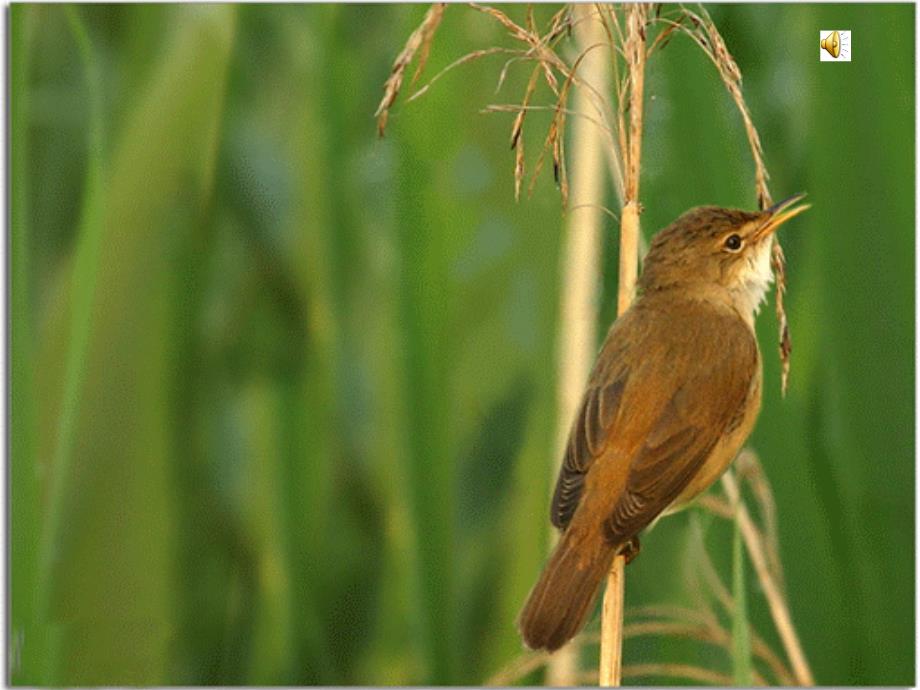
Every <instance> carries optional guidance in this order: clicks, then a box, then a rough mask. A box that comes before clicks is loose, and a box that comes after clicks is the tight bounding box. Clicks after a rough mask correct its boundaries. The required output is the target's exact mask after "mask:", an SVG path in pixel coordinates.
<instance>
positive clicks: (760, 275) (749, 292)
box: [734, 237, 773, 320]
mask: <svg viewBox="0 0 920 690" xmlns="http://www.w3.org/2000/svg"><path fill="white" fill-rule="evenodd" d="M772 249H773V238H772V237H769V238H767V239H766V240H764V241H763V242H761V243H760V245H759V246H758V247H756V248H755V251H753V252H751V253H750V254H748V256H747V257H746V258H747V260H746V262H745V264H744V265H742V267H741V274H740V275H739V276H738V277H739V280H738V283H737V286H738V287H737V288H736V289H735V290H734V292H735V299H736V300H737V305H738V307H739V309H740V310H741V311H742V313H743V314H744V315H745V316H747V315H748V314H750V318H751V320H753V318H754V316H756V315H757V313H758V312H759V311H760V307H761V305H763V303H764V301H765V300H766V297H767V290H768V289H769V288H770V284H771V283H772V282H773V266H772V265H771V263H770V258H771V250H772Z"/></svg>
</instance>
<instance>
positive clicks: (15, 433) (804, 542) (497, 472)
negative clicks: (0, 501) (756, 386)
mask: <svg viewBox="0 0 920 690" xmlns="http://www.w3.org/2000/svg"><path fill="white" fill-rule="evenodd" d="M506 9H507V11H508V12H509V13H510V15H511V16H512V17H513V18H515V19H516V20H518V21H523V18H524V14H525V8H524V7H520V6H519V7H513V8H510V7H509V8H506ZM554 10H555V8H554V7H539V8H538V9H537V17H538V20H540V21H541V22H542V21H545V19H546V18H547V17H548V16H549V14H550V13H551V12H552V11H554ZM710 11H711V13H712V15H713V18H714V20H715V21H716V23H717V25H718V26H719V27H720V28H721V30H722V32H723V34H724V36H725V38H726V41H727V43H728V46H729V48H730V49H731V50H732V51H733V53H734V55H735V57H736V59H737V62H738V64H739V66H740V68H741V70H742V72H743V74H744V88H745V95H746V98H747V100H748V103H749V105H750V107H751V110H752V113H753V117H754V120H755V122H756V123H757V125H758V127H759V129H760V133H761V136H762V138H763V142H764V146H765V151H766V161H767V165H768V167H769V169H770V171H771V172H772V175H773V178H772V183H771V188H772V190H773V193H774V196H776V197H777V198H782V197H783V196H784V195H787V194H790V193H792V192H797V191H800V190H806V191H807V192H808V193H809V196H810V201H811V202H812V204H813V205H814V208H813V209H812V210H811V211H810V212H809V213H807V214H806V215H805V216H803V217H802V218H801V219H800V220H796V221H795V223H793V224H791V225H790V227H789V228H788V229H786V230H784V231H783V242H784V245H785V248H786V254H787V257H788V261H789V269H788V270H789V279H788V284H789V291H788V312H789V318H790V323H791V328H792V336H793V344H794V352H793V362H792V377H791V380H790V389H789V393H788V396H787V397H786V399H785V400H782V399H781V398H780V395H779V375H778V370H779V366H778V358H777V355H776V344H775V343H776V325H775V319H774V317H773V315H772V305H771V306H770V307H768V308H766V309H765V310H764V313H763V315H762V316H761V318H760V320H759V326H758V327H759V330H760V335H761V345H762V349H763V351H764V354H765V357H764V359H765V381H766V385H765V394H764V411H763V413H762V415H761V417H760V421H759V424H758V426H757V429H756V431H755V433H754V435H753V437H752V439H751V445H752V447H753V448H755V449H756V450H757V451H758V453H759V455H760V457H761V459H762V462H763V465H764V468H765V470H766V473H767V476H768V477H769V480H770V482H771V483H772V486H773V489H774V491H775V494H776V500H777V503H778V506H779V534H780V549H781V555H782V558H783V562H784V565H785V574H786V591H787V595H788V599H789V602H790V606H791V610H792V615H793V618H794V620H795V622H796V625H797V628H798V631H799V635H800V637H801V640H802V643H803V646H804V649H805V652H806V654H807V655H808V657H809V661H810V662H811V665H812V667H813V670H814V673H815V676H816V679H817V680H818V682H820V683H824V684H877V685H895V684H902V685H904V684H912V683H913V680H914V623H915V622H914V605H913V602H914V464H913V459H914V396H913V391H914V338H913V333H914V330H913V323H914V265H913V259H914V178H913V174H914V155H915V150H914V108H915V100H914V50H915V44H914V8H913V6H911V5H889V6H880V5H873V6H871V7H870V6H868V5H846V6H842V5H841V6H834V5H821V6H817V5H796V6H792V5H735V6H712V7H710ZM424 12H425V7H423V6H408V5H388V6H373V7H366V6H356V5H352V6H325V5H312V6H296V5H287V6H269V5H260V6H233V7H230V6H219V5H207V6H195V5H189V6H171V5H157V6H151V5H130V6H128V5H124V6H106V5H96V6H66V5H43V6H38V5H22V4H15V5H13V7H12V12H11V41H12V44H11V73H10V74H11V100H10V105H11V165H12V167H11V180H12V188H11V203H12V209H11V210H12V223H11V278H12V293H11V302H10V307H11V321H12V342H11V348H12V350H11V352H12V380H11V387H12V425H11V451H12V461H11V462H12V464H11V474H10V481H11V526H12V527H11V534H10V537H11V549H12V557H11V587H12V596H11V628H10V638H9V639H10V644H11V649H10V657H9V658H10V664H11V673H12V676H11V680H12V682H14V683H17V684H21V683H26V684H44V683H52V684H76V685H83V684H98V683H102V684H109V685H112V684H126V683H141V684H198V683H211V684H213V683H219V684H245V683H258V684H278V683H282V684H307V683H323V684H357V683H371V684H394V683H403V684H406V683H425V684H435V683H437V684H440V683H467V684H475V683H479V682H482V681H484V680H485V679H486V678H488V677H489V676H490V675H491V674H492V673H494V672H495V671H496V670H498V669H499V668H500V667H502V666H503V665H504V664H505V663H507V662H508V661H509V660H511V659H512V658H514V657H515V656H516V655H517V654H519V653H520V651H521V647H520V641H519V638H518V636H517V633H516V630H515V626H514V620H515V617H516V615H517V613H518V610H519V607H520V606H521V604H522V602H523V600H524V597H525V595H526V594H527V592H528V590H529V588H530V586H531V585H532V583H533V581H534V580H535V578H536V575H537V572H538V570H539V568H540V566H541V564H542V561H543V558H544V554H545V553H546V548H547V546H546V545H547V539H548V536H549V523H548V519H547V513H548V498H549V491H550V487H551V483H552V481H553V480H554V476H553V475H554V470H553V467H554V465H555V463H556V461H557V458H556V457H555V450H554V449H555V426H556V422H555V392H554V391H555V381H554V372H555V359H554V356H555V348H556V329H557V319H558V313H557V311H558V309H557V303H558V293H559V271H558V267H559V264H560V257H559V251H560V247H561V243H562V241H563V227H564V225H563V216H562V209H561V206H560V200H559V195H558V193H557V191H556V189H555V188H554V185H553V182H552V176H551V174H549V173H544V175H543V176H542V178H541V179H540V181H539V183H538V185H537V187H536V190H535V193H534V195H533V197H532V198H531V199H529V200H522V201H521V202H520V203H517V204H516V203H515V202H514V200H513V180H512V174H511V171H512V165H513V156H512V154H511V153H510V152H509V150H508V135H509V131H510V126H511V118H512V116H511V115H508V114H491V115H485V114H480V112H479V111H480V109H481V108H483V107H484V106H485V105H487V104H489V103H496V102H498V103H514V102H516V101H518V100H519V99H520V97H521V94H522V93H523V91H524V87H525V84H526V80H527V78H528V76H529V72H530V70H529V68H528V67H527V66H526V65H523V64H517V65H512V67H511V68H510V70H509V73H508V78H507V80H506V82H505V83H504V85H503V86H502V89H501V91H500V92H499V93H498V94H496V93H495V87H496V82H497V80H498V76H499V72H500V71H501V68H502V65H503V60H504V59H503V58H502V57H501V56H497V57H491V58H485V59H483V60H481V61H478V62H474V63H471V64H468V65H464V66H461V67H460V68H459V69H457V70H456V71H454V72H451V73H449V74H448V75H447V76H445V77H444V78H443V79H442V80H440V81H439V82H438V83H436V84H435V86H434V87H433V88H432V89H431V90H430V91H429V93H428V94H427V95H425V96H424V97H423V98H422V99H420V100H418V101H415V102H413V103H410V104H405V102H404V101H405V99H404V96H403V97H402V98H401V99H400V101H398V102H397V105H396V107H395V109H394V113H393V116H392V118H391V121H390V126H389V130H388V134H387V137H386V138H385V139H383V140H379V139H378V138H377V137H376V134H375V123H374V119H373V112H374V110H375V108H376V105H377V102H378V101H379V99H380V96H381V93H382V84H383V82H384V80H385V79H386V77H387V75H388V73H389V69H390V65H391V63H392V60H393V58H394V57H395V55H396V54H397V52H398V51H399V50H400V49H401V48H402V45H403V43H404V42H405V40H406V38H407V36H408V35H409V33H410V32H411V31H412V29H413V28H414V27H415V26H416V25H417V23H418V22H419V20H420V19H421V17H422V15H423V14H424ZM833 28H838V29H849V30H851V31H852V36H853V39H852V41H853V45H852V55H853V61H852V62H851V63H847V64H827V63H820V62H819V60H818V31H819V29H833ZM493 45H504V46H510V45H511V39H510V38H508V37H507V36H506V34H505V32H504V30H503V29H501V28H500V27H499V26H498V25H497V24H496V23H495V22H494V21H493V20H491V19H490V18H489V17H487V16H485V15H482V14H480V13H477V12H475V11H474V10H472V9H470V8H468V7H463V6H458V7H450V8H448V10H447V12H446V14H445V18H444V22H443V24H442V26H441V29H440V30H439V33H438V35H437V38H436V39H435V42H434V46H433V49H432V51H431V58H430V62H429V65H428V67H427V68H426V73H425V74H426V75H427V76H429V77H430V76H432V75H434V74H435V73H436V72H437V71H438V70H439V69H440V68H442V67H443V66H445V65H447V64H448V63H449V62H451V61H452V60H454V59H455V58H457V57H459V56H460V55H462V54H464V53H466V52H468V51H470V50H475V49H479V48H484V47H488V46H493ZM410 75H411V70H410ZM541 88H542V90H538V92H537V94H536V95H535V97H534V102H535V103H538V104H550V103H552V100H551V98H550V95H549V93H548V91H546V89H545V86H544V87H541ZM646 102H647V113H646V116H647V117H646V130H645V139H644V145H645V149H644V158H643V178H642V199H643V202H644V205H645V213H644V215H643V218H642V222H643V229H644V231H645V233H646V235H647V236H650V235H651V234H652V233H653V232H654V231H655V230H657V229H658V228H660V227H662V226H663V225H665V224H666V223H668V222H670V220H672V219H673V218H674V217H676V216H677V215H678V214H679V213H681V212H682V211H684V210H685V209H687V208H689V207H691V206H694V205H698V204H702V203H717V204H721V205H730V206H741V207H746V208H753V207H754V205H755V199H754V195H753V182H752V178H753V168H752V164H751V162H750V156H749V153H748V150H747V144H746V142H745V139H744V133H743V129H742V127H741V123H740V119H739V118H738V116H737V113H736V111H735V110H734V106H733V104H732V103H731V102H730V100H729V99H728V97H727V96H726V94H725V92H724V89H723V87H722V85H721V83H720V81H719V80H718V77H717V75H716V72H715V70H714V68H713V67H712V65H711V64H710V63H709V62H708V61H707V58H706V57H705V56H704V55H703V54H702V52H701V51H699V50H698V49H696V48H695V47H694V46H693V45H692V44H691V42H690V41H689V40H688V39H687V38H686V37H681V36H676V37H675V38H674V40H672V41H671V43H670V44H669V45H668V46H667V48H666V49H665V50H664V51H663V52H662V53H659V54H657V55H656V56H655V57H654V58H653V59H652V60H651V62H650V63H649V67H648V80H647V83H646ZM528 121H529V122H530V123H531V125H529V126H531V127H532V128H531V130H530V132H529V133H528V134H525V136H527V137H528V139H527V143H528V147H529V148H528V150H529V151H530V152H531V154H533V153H535V152H536V151H537V149H538V147H539V144H540V138H541V137H542V135H543V133H545V128H546V125H547V124H548V121H549V119H548V117H547V116H545V114H544V113H535V114H534V115H533V116H532V117H531V118H530V119H529V120H528ZM532 162H533V158H531V164H532ZM608 205H609V206H611V207H615V199H614V198H613V195H612V194H611V195H610V198H609V200H608ZM615 239H616V233H615V226H614V224H613V222H612V221H608V223H607V232H606V234H605V242H606V244H605V247H604V255H603V265H604V273H605V277H604V293H603V295H604V296H603V301H602V303H601V304H600V305H599V317H598V324H599V333H600V334H603V333H604V332H605V331H606V328H607V325H608V324H609V323H610V321H611V320H612V318H613V316H614V314H615V308H616V307H615V286H616V267H617V257H616V242H615ZM692 513H693V511H687V512H685V513H683V514H681V515H678V516H675V517H674V518H672V519H669V520H666V521H664V522H662V523H661V524H660V525H659V526H657V527H656V528H655V530H654V531H653V532H651V533H650V534H649V535H648V536H647V538H646V539H645V540H644V541H643V552H642V555H641V556H640V558H639V559H638V560H637V561H636V562H635V563H633V564H632V565H631V566H630V568H629V572H628V574H629V577H628V582H627V603H628V604H629V605H630V606H634V605H640V604H643V603H651V602H669V603H689V602H692V601H693V600H694V599H693V596H692V592H688V591H687V590H688V584H687V583H688V582H689V581H690V578H689V577H688V573H687V572H686V568H687V567H688V566H687V562H688V561H687V557H686V555H685V552H686V551H687V545H688V544H689V543H690V542H689V539H690V534H691V533H690V529H689V528H690V526H691V520H692V519H693V518H692ZM707 529H709V530H710V532H711V533H708V536H707V544H708V545H709V546H710V548H711V550H712V552H713V556H714V558H715V559H716V561H717V563H719V564H720V567H721V566H724V565H725V564H728V563H730V555H731V541H732V540H731V528H730V527H729V526H722V527H719V526H718V525H712V526H710V527H708V528H707ZM722 572H723V574H725V573H726V572H727V570H725V569H724V568H723V569H722ZM748 572H749V574H750V568H749V569H748ZM748 591H749V601H748V608H749V610H750V615H751V620H752V622H753V624H754V625H755V627H756V628H757V630H758V631H760V632H761V633H762V634H763V635H764V637H765V638H766V639H767V641H768V642H769V643H771V646H774V647H775V648H777V649H779V645H778V643H777V638H776V635H775V633H773V630H772V623H771V620H770V617H769V612H768V610H767V607H766V605H765V602H764V599H763V596H762V594H761V592H760V591H759V589H758V587H757V584H756V579H755V578H753V577H749V584H748ZM626 657H627V663H630V662H633V661H636V660H652V661H655V660H668V659H677V658H682V659H684V660H687V659H690V660H691V661H694V660H695V661H697V662H698V663H700V664H701V665H705V666H707V667H709V668H715V669H719V670H723V671H726V672H728V669H729V668H730V660H729V659H728V658H727V656H726V655H725V654H724V653H720V652H719V650H718V649H715V650H709V651H706V650H702V651H701V650H699V649H698V648H697V647H693V646H690V647H688V645H687V644H686V643H685V642H682V641H674V640H670V639H668V638H637V639H635V640H629V641H627V645H626ZM531 680H532V681H533V682H539V680H540V676H532V677H531ZM661 682H663V681H661Z"/></svg>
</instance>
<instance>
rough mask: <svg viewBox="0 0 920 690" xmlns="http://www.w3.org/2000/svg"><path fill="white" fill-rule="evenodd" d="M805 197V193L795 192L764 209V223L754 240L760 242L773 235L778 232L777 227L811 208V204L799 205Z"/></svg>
mask: <svg viewBox="0 0 920 690" xmlns="http://www.w3.org/2000/svg"><path fill="white" fill-rule="evenodd" d="M804 198H805V194H804V193H800V194H794V195H793V196H791V197H789V198H788V199H783V200H782V201H780V202H779V203H778V204H773V206H771V207H770V208H768V209H767V210H766V211H764V212H763V216H764V223H763V225H762V226H761V227H760V228H758V230H757V234H756V235H755V237H754V240H755V241H758V242H759V241H760V240H762V239H764V238H765V237H767V236H769V235H772V234H773V233H774V232H776V230H777V228H779V226H780V225H782V224H783V223H785V222H786V221H787V220H789V219H791V218H795V217H796V216H797V215H799V214H800V213H802V212H803V211H807V210H808V209H810V208H811V204H800V205H797V204H798V203H799V202H800V201H801V200H802V199H804Z"/></svg>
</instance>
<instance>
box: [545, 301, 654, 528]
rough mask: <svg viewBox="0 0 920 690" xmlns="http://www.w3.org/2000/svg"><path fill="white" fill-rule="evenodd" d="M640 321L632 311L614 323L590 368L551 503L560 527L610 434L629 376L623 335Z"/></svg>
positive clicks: (572, 511)
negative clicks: (586, 385)
mask: <svg viewBox="0 0 920 690" xmlns="http://www.w3.org/2000/svg"><path fill="white" fill-rule="evenodd" d="M640 322H641V319H638V318H636V316H635V312H634V311H630V312H627V313H626V314H624V315H623V317H621V318H620V319H618V320H617V321H616V322H615V323H614V326H613V328H611V329H610V332H609V333H608V334H607V338H606V340H605V341H604V344H603V346H602V347H601V351H600V354H599V355H598V358H597V362H596V363H595V365H594V370H593V371H592V372H591V377H590V379H589V381H588V389H587V390H586V391H585V395H584V397H583V399H582V401H581V406H580V407H579V409H578V414H577V415H576V417H575V421H574V422H573V424H572V429H571V431H569V439H568V442H567V443H566V448H565V456H564V457H563V460H562V468H561V469H560V470H559V478H558V479H557V480H556V490H555V492H554V493H553V502H552V504H551V506H550V520H551V521H552V523H553V525H555V526H556V527H558V528H559V529H565V527H566V526H567V525H568V524H569V522H570V521H571V519H572V515H574V514H575V509H576V508H577V507H578V503H579V501H580V500H581V494H582V490H583V488H584V482H585V475H586V474H587V472H588V470H589V469H590V467H591V465H592V464H593V463H594V460H595V459H596V458H597V457H598V456H600V455H601V453H602V452H603V450H604V449H605V448H606V446H607V443H608V442H609V440H610V438H611V434H610V429H611V427H612V426H613V423H614V421H615V419H616V416H617V412H618V411H619V408H620V401H621V400H622V397H623V391H624V390H625V388H626V383H627V381H628V379H629V370H628V369H627V367H626V358H625V357H624V356H623V355H624V353H625V350H626V348H627V347H628V346H629V343H628V342H627V341H626V340H625V339H624V337H623V335H624V334H625V333H627V332H633V331H634V330H635V329H636V328H641V323H640Z"/></svg>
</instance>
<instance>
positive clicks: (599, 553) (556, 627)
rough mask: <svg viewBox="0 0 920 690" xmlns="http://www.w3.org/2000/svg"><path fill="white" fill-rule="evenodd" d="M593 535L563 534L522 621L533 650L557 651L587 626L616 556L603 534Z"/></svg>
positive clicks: (528, 602)
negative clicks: (586, 622) (598, 593)
mask: <svg viewBox="0 0 920 690" xmlns="http://www.w3.org/2000/svg"><path fill="white" fill-rule="evenodd" d="M592 536H594V535H591V536H589V537H587V538H586V537H585V536H584V535H578V534H577V533H573V532H572V530H568V531H567V532H566V533H565V534H563V535H562V539H561V540H560V541H559V543H558V544H557V545H556V548H555V549H554V550H553V553H552V555H551V556H550V557H549V562H548V563H547V564H546V567H545V568H544V569H543V573H542V574H541V575H540V579H539V580H538V581H537V584H536V585H535V586H534V588H533V590H531V592H530V596H529V597H528V599H527V603H526V604H524V610H523V611H522V612H521V617H520V619H519V621H518V626H519V627H520V630H521V635H522V636H523V638H524V643H525V644H526V645H527V646H528V647H530V648H531V649H546V650H547V651H550V652H552V651H555V650H557V649H559V648H560V647H561V646H562V645H564V644H565V643H566V642H568V641H569V640H570V639H572V638H573V637H574V636H575V635H576V634H577V633H578V631H579V630H581V628H582V627H583V626H584V624H585V621H586V619H587V618H588V615H589V614H590V613H591V610H592V604H593V603H594V600H595V598H596V597H597V592H598V590H599V589H600V586H601V582H602V581H603V579H604V575H606V574H607V571H608V570H609V569H610V563H611V561H612V560H613V555H614V547H613V546H611V545H610V544H608V543H607V542H606V540H604V539H603V537H602V536H601V535H600V534H597V535H596V536H594V538H592Z"/></svg>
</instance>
